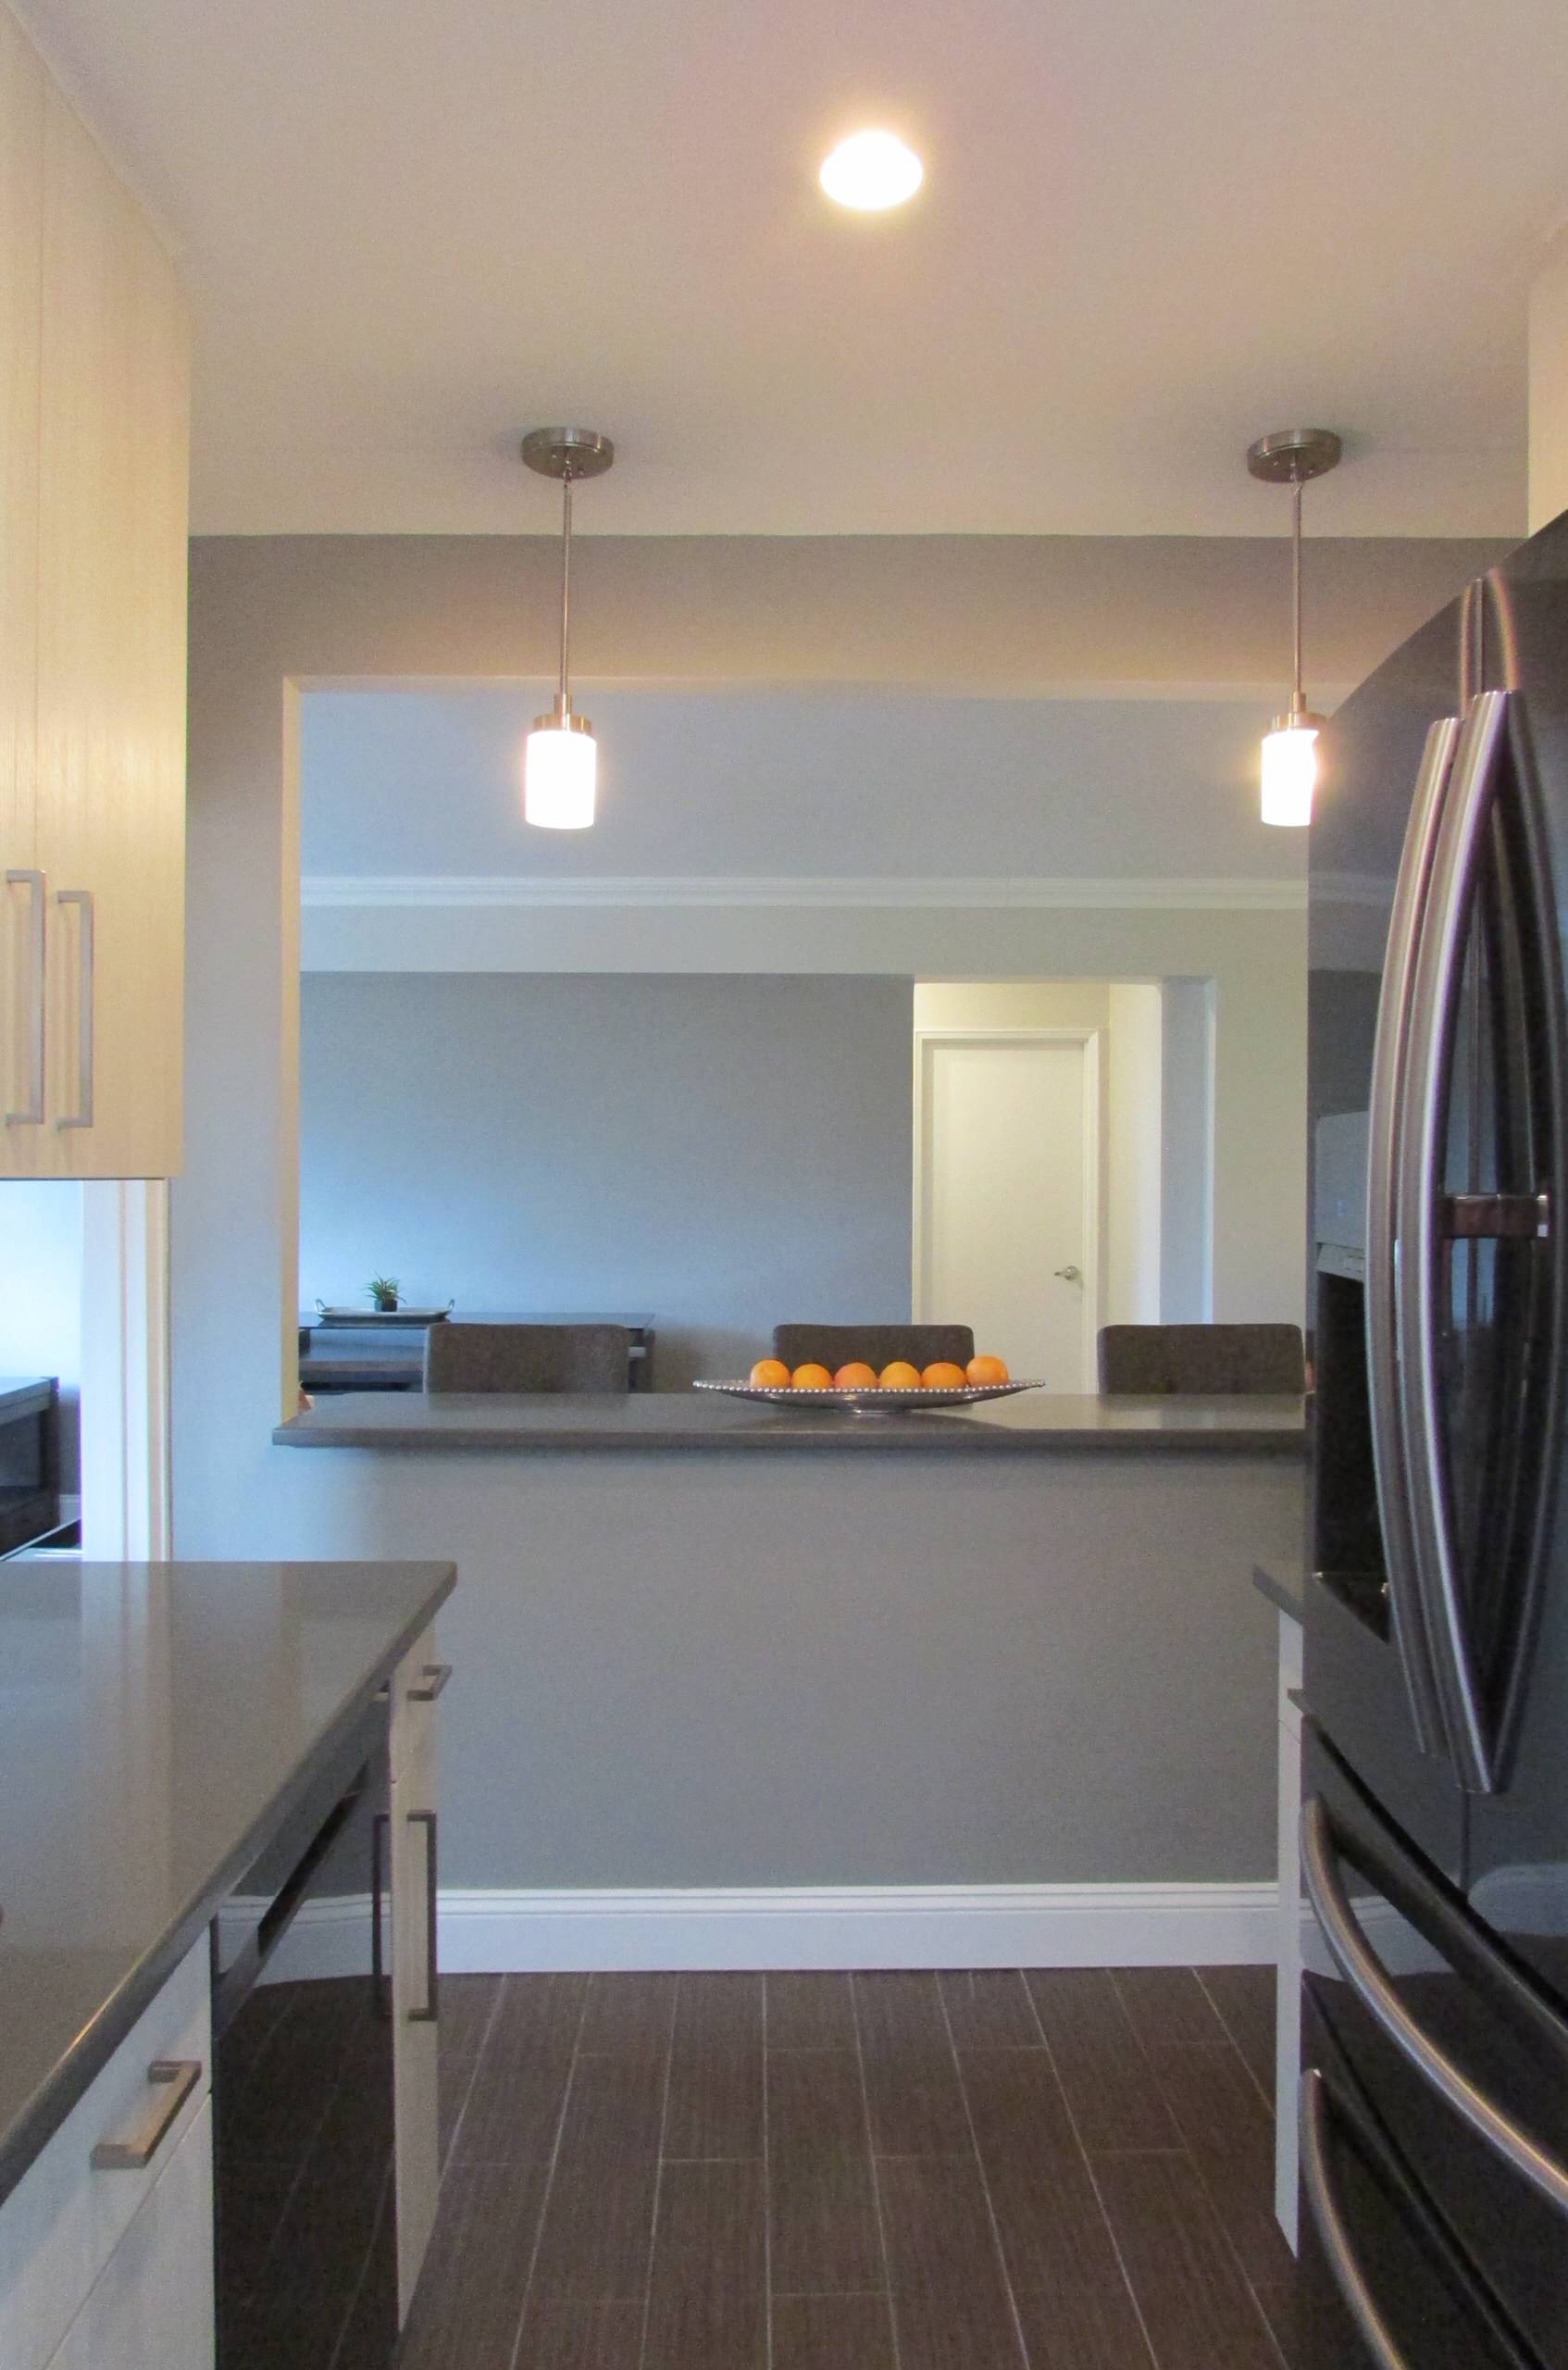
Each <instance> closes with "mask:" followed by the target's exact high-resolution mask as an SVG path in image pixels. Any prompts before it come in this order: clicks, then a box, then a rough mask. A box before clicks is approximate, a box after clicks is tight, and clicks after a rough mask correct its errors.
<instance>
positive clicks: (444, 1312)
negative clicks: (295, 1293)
mask: <svg viewBox="0 0 1568 2370" xmlns="http://www.w3.org/2000/svg"><path fill="white" fill-rule="evenodd" d="M451 1314H452V1303H451V1302H450V1301H448V1302H447V1304H446V1306H445V1307H444V1308H404V1307H403V1306H402V1304H399V1305H398V1306H397V1307H396V1308H328V1307H327V1306H325V1304H323V1303H322V1302H320V1301H317V1304H316V1322H317V1325H319V1326H322V1327H325V1328H342V1327H344V1326H349V1325H369V1326H374V1327H376V1328H379V1329H383V1330H384V1329H385V1328H386V1327H388V1326H392V1325H440V1324H441V1323H442V1320H443V1319H444V1318H446V1317H448V1316H451Z"/></svg>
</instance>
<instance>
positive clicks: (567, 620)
mask: <svg viewBox="0 0 1568 2370" xmlns="http://www.w3.org/2000/svg"><path fill="white" fill-rule="evenodd" d="M571 627H572V473H571V470H570V469H569V468H567V469H566V470H565V471H564V472H563V474H562V478H561V690H560V700H559V706H560V710H561V714H562V715H563V716H566V714H567V713H568V712H569V702H568V698H567V692H566V644H567V641H568V639H569V637H570V634H571ZM1297 671H1298V672H1300V661H1299V660H1298V662H1297Z"/></svg>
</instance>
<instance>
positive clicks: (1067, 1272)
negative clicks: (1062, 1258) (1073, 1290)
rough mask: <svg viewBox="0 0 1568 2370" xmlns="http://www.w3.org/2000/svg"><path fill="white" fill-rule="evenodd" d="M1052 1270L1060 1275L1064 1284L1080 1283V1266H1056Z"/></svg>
mask: <svg viewBox="0 0 1568 2370" xmlns="http://www.w3.org/2000/svg"><path fill="white" fill-rule="evenodd" d="M1053 1272H1054V1273H1055V1274H1056V1275H1058V1276H1060V1277H1061V1279H1062V1281H1063V1282H1064V1284H1081V1283H1082V1281H1083V1269H1082V1268H1081V1267H1057V1268H1056V1269H1054V1270H1053Z"/></svg>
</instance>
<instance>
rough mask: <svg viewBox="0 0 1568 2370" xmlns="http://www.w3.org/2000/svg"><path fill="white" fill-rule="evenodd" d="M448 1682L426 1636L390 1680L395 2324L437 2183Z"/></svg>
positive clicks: (406, 2298) (410, 2285)
mask: <svg viewBox="0 0 1568 2370" xmlns="http://www.w3.org/2000/svg"><path fill="white" fill-rule="evenodd" d="M449 1676H450V1670H449V1667H448V1665H445V1664H443V1663H441V1662H438V1660H437V1659H436V1642H435V1632H434V1630H433V1629H431V1630H427V1631H426V1632H425V1635H424V1636H423V1638H421V1639H420V1640H419V1641H418V1643H417V1645H416V1646H415V1647H414V1649H413V1651H412V1653H409V1654H407V1655H405V1656H404V1660H403V1661H402V1662H401V1663H400V1664H399V1665H398V1667H397V1669H396V1671H395V1672H394V1673H393V1676H392V2018H393V2023H392V2066H393V2079H394V2083H395V2086H396V2087H395V2110H394V2112H395V2118H396V2120H395V2135H396V2163H397V2182H396V2188H397V2287H398V2310H399V2317H400V2319H403V2320H406V2319H407V2317H408V2313H409V2310H410V2307H411V2306H412V2304H413V2301H414V2290H415V2288H416V2286H417V2282H418V2277H419V2268H420V2265H421V2264H423V2262H424V2260H425V2250H426V2248H427V2246H428V2245H429V2238H430V2230H431V2227H432V2226H433V2224H434V2222H435V2214H436V2192H437V2189H438V2187H439V2184H440V2179H441V2162H440V2143H439V2139H438V2122H439V2117H438V2111H437V2068H436V2032H437V2026H436V2008H437V1992H436V1928H435V1918H436V1893H435V1882H436V1868H437V1852H436V1840H437V1819H436V1757H435V1715H434V1705H435V1702H436V1699H437V1698H438V1696H439V1695H440V1694H441V1691H442V1688H443V1687H444V1686H445V1684H446V1680H447V1678H448V1677H449Z"/></svg>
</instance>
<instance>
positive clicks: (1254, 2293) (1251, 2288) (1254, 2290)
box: [1243, 2231, 1294, 2370]
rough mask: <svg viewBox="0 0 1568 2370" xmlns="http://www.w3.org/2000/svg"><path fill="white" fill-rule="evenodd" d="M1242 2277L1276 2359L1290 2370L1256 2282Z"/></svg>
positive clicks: (1287, 2359)
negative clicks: (1264, 2308)
mask: <svg viewBox="0 0 1568 2370" xmlns="http://www.w3.org/2000/svg"><path fill="white" fill-rule="evenodd" d="M1284 2235H1285V2234H1284V2232H1283V2231H1281V2233H1280V2238H1281V2240H1282V2241H1283V2239H1284ZM1292 2261H1294V2257H1292ZM1243 2277H1244V2278H1245V2279H1246V2282H1247V2289H1248V2293H1249V2294H1250V2295H1251V2299H1252V2302H1253V2305H1254V2306H1255V2308H1256V2310H1257V2314H1258V2318H1259V2320H1261V2321H1262V2323H1263V2326H1264V2328H1265V2329H1266V2330H1267V2331H1268V2341H1269V2343H1270V2344H1271V2345H1272V2346H1273V2348H1274V2351H1275V2354H1276V2359H1277V2360H1278V2361H1279V2362H1281V2363H1282V2364H1284V2365H1285V2370H1290V2362H1289V2356H1288V2354H1287V2352H1286V2351H1285V2348H1284V2347H1283V2346H1282V2345H1281V2344H1280V2342H1279V2339H1278V2338H1277V2337H1276V2335H1275V2328H1274V2321H1273V2318H1272V2316H1271V2315H1270V2314H1267V2313H1265V2312H1264V2310H1263V2298H1262V2297H1261V2296H1260V2295H1259V2293H1258V2283H1257V2281H1256V2280H1255V2279H1254V2278H1253V2277H1252V2276H1251V2273H1250V2272H1247V2273H1244V2274H1243Z"/></svg>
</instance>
